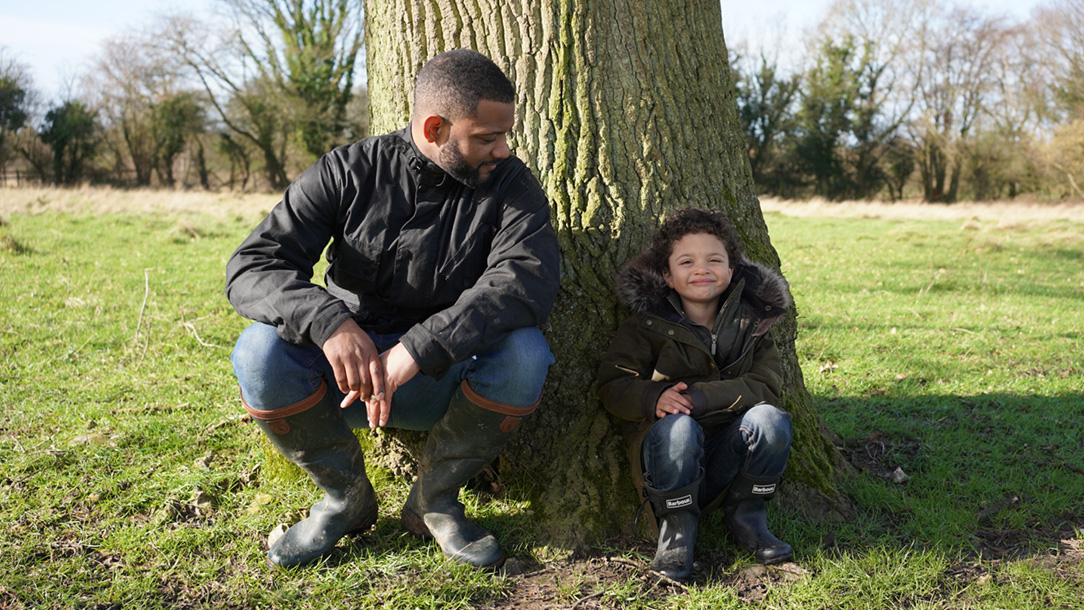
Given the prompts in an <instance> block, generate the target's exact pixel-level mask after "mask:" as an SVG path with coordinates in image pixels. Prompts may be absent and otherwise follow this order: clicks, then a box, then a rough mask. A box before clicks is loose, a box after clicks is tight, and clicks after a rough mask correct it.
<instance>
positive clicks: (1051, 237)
mask: <svg viewBox="0 0 1084 610" xmlns="http://www.w3.org/2000/svg"><path fill="white" fill-rule="evenodd" d="M274 201H275V198H274V197H273V196H255V195H252V196H246V197H244V198H240V197H238V198H233V197H231V196H227V195H214V196H210V195H201V194H184V193H169V194H162V193H150V192H139V191H134V192H132V191H96V190H90V191H65V192H61V191H51V190H41V191H12V190H0V221H2V223H0V520H2V522H3V524H4V527H3V528H0V608H97V609H105V608H263V607H280V608H346V607H351V608H370V607H387V608H473V607H485V608H577V609H585V608H738V607H746V606H750V605H751V606H753V607H758V608H799V609H815V608H870V609H874V608H939V609H940V608H945V609H950V608H951V609H963V608H975V609H980V608H981V609H985V608H1004V609H1017V608H1036V609H1038V608H1084V601H1082V600H1084V451H1082V450H1081V447H1082V445H1084V432H1082V429H1084V428H1082V426H1081V421H1082V420H1084V355H1082V333H1084V331H1082V328H1084V213H1082V211H1081V209H1080V208H1072V207H1063V208H1027V207H1012V206H1001V207H996V208H991V207H982V206H978V207H976V208H975V209H974V210H971V209H966V208H957V209H956V210H953V209H951V208H949V207H944V206H939V207H937V208H931V207H928V206H909V207H908V206H895V207H893V206H872V207H869V206H865V205H854V206H829V205H823V204H820V205H809V204H806V205H800V204H789V203H785V202H765V206H764V207H765V209H766V210H768V212H767V220H768V225H769V228H770V230H771V235H772V239H773V242H774V244H775V246H776V248H777V249H778V251H779V253H780V256H781V258H782V260H783V270H784V272H785V273H786V275H787V277H788V279H789V280H790V282H791V284H792V288H793V291H794V293H795V297H796V300H797V303H798V306H799V308H800V317H799V323H800V329H799V338H798V351H799V353H800V355H801V358H802V367H803V373H804V375H805V379H806V384H807V387H808V388H809V390H810V392H811V393H812V394H813V396H814V398H815V400H816V404H817V405H818V406H819V408H820V410H821V412H822V413H823V416H824V419H825V421H826V422H827V423H828V425H829V426H830V427H831V428H832V430H833V431H835V432H836V433H837V434H838V435H839V436H840V438H841V446H842V447H843V450H844V451H845V453H846V454H847V456H848V457H849V458H850V460H851V462H852V463H853V464H855V466H856V467H857V469H858V472H857V474H856V476H855V477H854V478H853V479H852V480H851V481H850V482H849V483H848V484H847V492H848V493H849V494H850V495H851V496H852V497H853V498H854V499H855V501H856V505H857V511H856V514H855V515H854V517H853V518H852V519H849V520H848V521H846V522H844V523H833V522H811V521H808V520H805V519H803V518H801V517H799V516H797V515H790V514H785V513H783V512H782V511H775V512H773V513H772V520H773V523H774V524H775V530H776V532H777V533H779V534H781V535H782V537H784V538H785V539H787V540H788V541H789V542H791V543H792V544H793V545H794V546H795V548H796V550H797V558H796V562H795V563H794V564H787V565H785V566H782V567H773V568H770V569H763V568H760V567H758V566H755V565H753V564H752V563H751V561H750V559H751V558H750V557H748V556H746V555H744V554H741V553H737V552H735V551H734V549H733V548H732V547H731V546H730V545H729V544H727V543H725V542H723V541H722V540H721V538H722V536H721V529H720V527H719V524H718V519H717V517H709V518H708V519H707V520H706V521H707V522H706V524H705V527H704V528H703V530H702V534H701V538H700V543H699V544H698V547H697V558H698V562H699V563H700V568H699V570H698V573H699V574H700V578H699V580H698V581H697V582H696V583H694V584H692V585H690V586H688V587H687V588H659V587H657V586H654V585H652V584H651V583H650V581H648V580H647V579H646V578H644V577H643V568H644V567H645V566H646V564H647V562H648V561H650V554H651V552H652V548H651V546H650V545H648V544H646V543H645V544H641V545H640V546H636V547H633V548H629V546H628V544H627V543H625V542H617V541H615V542H614V544H613V545H612V546H608V547H600V548H596V549H591V550H590V551H589V552H587V553H584V554H579V555H574V556H573V555H570V554H569V553H567V552H565V551H564V550H562V549H557V548H552V547H549V546H546V545H545V543H544V542H543V541H541V540H539V539H538V535H537V532H534V531H532V530H531V528H530V524H529V523H530V521H529V517H526V516H525V515H526V514H527V512H528V511H529V507H527V506H525V505H524V503H523V502H522V501H519V500H518V499H517V496H516V490H514V489H512V490H509V491H508V494H507V495H506V496H504V497H501V498H498V499H495V500H493V501H490V502H485V503H483V502H480V501H478V500H477V499H476V498H474V497H473V496H472V497H468V498H466V500H467V501H468V505H469V507H470V508H471V510H472V511H473V512H474V513H475V514H476V515H478V516H479V518H480V519H481V520H483V521H484V522H486V523H488V524H490V525H493V526H494V529H495V530H496V531H498V532H499V533H500V535H501V538H502V542H503V543H504V544H505V545H506V546H507V547H508V549H509V550H510V552H511V553H512V555H513V556H514V560H513V561H511V562H510V564H511V566H510V567H511V569H510V571H509V572H508V573H505V574H499V575H490V574H479V573H477V572H474V571H472V570H469V569H466V568H462V567H459V566H457V565H452V564H450V563H448V562H447V561H445V560H444V558H443V557H442V556H441V555H440V553H439V550H438V549H437V548H436V546H435V545H433V544H430V543H425V542H422V541H419V540H417V539H415V538H413V537H410V536H408V535H406V534H404V533H403V532H402V531H401V530H400V529H399V526H398V519H397V513H398V507H399V505H400V504H401V502H402V500H403V499H404V498H405V495H406V492H407V486H406V483H405V482H403V481H401V480H398V479H395V478H394V477H392V476H391V475H389V474H387V473H383V472H374V473H372V475H373V478H374V484H375V485H376V486H377V487H378V489H379V493H380V495H381V501H382V504H381V517H380V520H379V521H378V523H377V527H376V529H375V531H374V532H373V533H372V534H370V535H368V536H364V537H360V538H355V539H350V540H347V541H344V542H343V543H341V544H340V548H339V550H338V551H337V552H336V553H335V554H334V555H333V556H332V557H331V558H329V559H328V560H327V561H326V562H324V563H322V564H320V565H318V566H315V567H312V568H308V569H298V570H288V571H271V570H269V569H268V568H267V567H266V565H265V547H264V539H265V537H266V535H267V533H268V532H269V531H271V530H272V529H273V528H274V527H275V526H276V525H277V524H278V523H280V522H282V521H284V520H287V521H288V520H290V519H292V518H296V517H297V511H298V509H300V508H302V507H307V506H308V505H309V504H311V503H312V502H313V501H315V500H316V499H317V496H316V492H315V489H314V488H313V487H312V486H311V484H309V483H307V482H298V481H294V480H287V479H282V478H276V477H271V476H268V473H266V472H264V470H265V469H264V468H263V467H262V465H263V463H264V458H263V449H262V446H261V444H260V433H259V431H258V430H257V429H256V428H255V427H254V426H252V425H250V424H247V423H245V422H244V421H243V419H242V417H241V415H242V413H243V411H242V410H241V409H240V407H239V404H238V400H237V397H236V384H235V382H234V380H233V378H232V374H231V371H230V368H229V364H228V360H227V357H228V354H229V352H230V349H231V347H232V343H233V341H234V339H235V337H236V336H237V334H238V332H239V331H240V330H241V329H242V328H244V326H245V325H246V322H245V321H244V320H242V319H241V318H239V317H238V316H237V315H236V314H235V313H233V311H232V309H231V308H230V306H229V304H228V303H227V302H226V301H225V298H224V296H223V292H222V287H223V286H222V284H223V267H224V264H225V260H226V258H227V257H228V256H229V254H230V252H231V251H232V250H233V248H234V247H236V245H237V244H238V243H239V242H240V240H241V239H242V238H243V236H244V235H245V234H247V232H248V231H249V230H250V229H251V227H252V225H253V224H254V223H255V222H256V220H257V219H258V217H259V215H260V214H261V213H262V212H265V211H266V210H267V209H269V207H270V206H271V205H272V204H273V203H274ZM1052 210H1053V211H1052Z"/></svg>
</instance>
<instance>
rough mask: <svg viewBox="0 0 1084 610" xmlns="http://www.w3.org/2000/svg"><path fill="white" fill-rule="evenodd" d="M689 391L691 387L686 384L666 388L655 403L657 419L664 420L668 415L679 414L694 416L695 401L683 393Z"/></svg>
mask: <svg viewBox="0 0 1084 610" xmlns="http://www.w3.org/2000/svg"><path fill="white" fill-rule="evenodd" d="M687 389H689V386H687V385H685V384H684V383H676V384H674V385H672V386H670V387H668V388H666V390H665V391H664V392H663V393H662V394H661V395H660V396H659V400H658V401H657V402H656V403H655V417H658V418H659V419H662V418H664V417H666V416H667V415H676V414H678V413H681V414H682V415H692V414H693V401H692V400H690V399H689V397H688V396H686V395H685V394H683V393H682V392H684V391H685V390H687Z"/></svg>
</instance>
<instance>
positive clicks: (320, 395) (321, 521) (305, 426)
mask: <svg viewBox="0 0 1084 610" xmlns="http://www.w3.org/2000/svg"><path fill="white" fill-rule="evenodd" d="M245 409H247V410H248V412H249V414H250V415H251V416H252V418H253V419H254V420H255V421H256V423H257V424H259V426H260V428H261V429H262V430H263V431H264V434H266V435H267V438H268V439H270V441H271V444H273V445H274V446H275V448H276V449H278V450H279V452H280V453H282V455H283V456H284V457H285V458H286V459H288V460H290V461H291V462H293V463H294V464H297V465H298V466H300V467H301V469H302V470H304V471H305V473H307V474H308V475H309V477H311V478H312V480H313V482H314V483H316V485H317V487H319V488H320V489H322V490H323V491H324V498H323V499H322V500H320V501H319V502H317V503H316V504H314V505H313V506H312V508H310V509H309V516H308V518H306V519H303V520H302V521H300V522H298V523H297V524H295V525H294V526H293V527H291V528H290V529H289V530H287V531H286V533H285V534H283V535H282V537H281V538H279V539H278V540H276V541H275V542H274V544H273V545H272V546H271V548H270V550H269V551H268V554H267V559H268V561H270V562H271V563H272V564H273V565H276V566H280V567H290V566H296V565H301V564H304V563H308V562H310V561H313V560H315V559H318V558H319V557H320V556H322V555H323V554H324V553H326V552H328V551H329V550H331V549H332V548H333V547H334V546H335V543H336V542H338V541H339V539H340V538H342V537H343V536H345V535H347V534H350V533H354V532H363V531H365V530H368V529H369V528H370V527H372V525H373V524H374V523H376V517H377V501H376V493H375V492H374V491H373V486H372V484H371V483H370V482H369V477H368V476H366V474H365V458H364V456H363V454H362V452H361V445H360V444H358V439H357V437H356V436H354V433H353V432H352V431H351V430H350V427H349V426H348V425H347V424H346V420H345V419H344V418H343V414H342V409H340V408H339V406H338V405H337V404H334V401H333V400H332V399H330V398H328V397H327V384H323V385H321V386H320V389H318V390H317V391H316V393H315V394H313V395H312V396H310V397H309V398H307V399H305V400H303V401H301V402H299V403H295V404H292V405H289V406H286V407H283V408H281V409H275V410H272V411H260V410H257V409H253V408H252V407H250V406H249V405H248V404H245Z"/></svg>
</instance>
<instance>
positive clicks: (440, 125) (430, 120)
mask: <svg viewBox="0 0 1084 610" xmlns="http://www.w3.org/2000/svg"><path fill="white" fill-rule="evenodd" d="M449 126H451V123H450V122H449V121H447V120H446V119H445V118H444V117H442V116H440V115H436V114H431V115H429V116H427V117H425V120H424V121H422V133H423V134H424V135H425V141H426V142H430V143H432V144H436V145H438V146H440V145H441V144H443V143H444V139H445V135H444V132H445V131H447V128H448V127H449Z"/></svg>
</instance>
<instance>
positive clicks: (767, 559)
mask: <svg viewBox="0 0 1084 610" xmlns="http://www.w3.org/2000/svg"><path fill="white" fill-rule="evenodd" d="M781 479H782V477H750V476H748V475H745V474H743V473H740V472H739V473H738V476H737V477H735V478H734V480H733V481H732V482H731V483H730V487H729V488H728V489H727V491H726V495H725V497H724V499H723V510H724V511H725V514H724V516H723V525H725V526H726V528H727V530H729V531H730V535H731V536H733V537H734V539H735V540H736V541H737V542H738V544H739V545H741V546H742V548H744V549H745V550H747V551H749V552H750V553H752V554H753V555H754V556H755V557H756V558H757V561H759V562H760V563H763V564H765V565H770V564H773V563H782V562H784V561H790V560H791V559H792V558H793V557H794V551H793V549H791V547H790V545H789V544H787V543H786V542H783V541H782V540H780V539H778V538H776V537H775V535H774V534H772V533H771V532H770V531H769V530H768V513H767V511H766V510H765V504H764V503H765V502H767V501H768V500H771V499H772V498H773V497H775V488H776V486H777V485H778V484H779V481H780V480H781Z"/></svg>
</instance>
